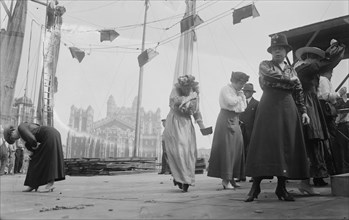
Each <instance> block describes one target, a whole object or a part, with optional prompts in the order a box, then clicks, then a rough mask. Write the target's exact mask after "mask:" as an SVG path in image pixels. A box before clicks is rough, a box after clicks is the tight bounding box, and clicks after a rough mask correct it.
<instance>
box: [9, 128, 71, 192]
mask: <svg viewBox="0 0 349 220" xmlns="http://www.w3.org/2000/svg"><path fill="white" fill-rule="evenodd" d="M4 137H5V140H6V141H7V142H8V143H9V144H13V143H14V142H15V141H16V140H18V139H19V138H21V139H23V140H24V142H25V147H26V148H27V149H28V150H29V151H31V152H32V155H31V156H30V161H29V167H28V171H27V175H26V178H25V181H24V185H25V186H28V188H27V189H25V190H23V192H31V191H33V190H35V191H37V190H38V188H39V186H42V185H46V184H47V185H46V187H45V191H48V192H52V191H53V189H54V186H53V184H54V182H55V181H61V180H64V179H65V172H64V159H63V149H62V141H61V134H60V133H59V131H57V130H56V129H55V128H53V127H50V126H41V125H38V124H35V123H27V122H24V123H21V124H20V125H19V126H18V127H17V128H15V127H13V126H9V127H7V128H5V129H4Z"/></svg>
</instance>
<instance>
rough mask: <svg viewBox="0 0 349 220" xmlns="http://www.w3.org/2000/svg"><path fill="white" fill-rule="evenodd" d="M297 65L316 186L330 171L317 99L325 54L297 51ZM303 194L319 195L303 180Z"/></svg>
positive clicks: (304, 49) (313, 49) (317, 50)
mask: <svg viewBox="0 0 349 220" xmlns="http://www.w3.org/2000/svg"><path fill="white" fill-rule="evenodd" d="M296 57H297V59H298V62H297V63H296V64H295V70H296V71H297V74H298V77H299V79H300V81H301V83H302V88H303V92H304V102H305V106H306V108H307V113H308V116H309V118H310V123H309V124H307V125H304V126H303V131H304V139H305V143H306V147H307V154H308V158H309V161H310V177H312V178H313V181H314V184H317V183H320V182H322V184H326V185H327V183H325V182H324V181H323V179H322V178H326V177H328V171H327V167H326V162H325V158H324V150H325V149H324V147H323V144H324V141H325V140H327V139H328V138H329V134H328V130H327V126H326V120H325V117H324V114H323V111H322V109H321V105H320V101H319V99H318V97H317V90H318V87H319V79H320V72H319V70H320V61H321V60H322V59H324V58H325V51H323V50H321V49H320V48H317V47H302V48H299V49H298V50H297V51H296ZM299 190H300V192H301V193H307V194H309V195H318V194H319V193H318V192H315V191H314V190H313V188H312V186H311V185H310V180H309V179H306V180H302V181H301V184H300V185H299Z"/></svg>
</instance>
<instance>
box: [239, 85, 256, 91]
mask: <svg viewBox="0 0 349 220" xmlns="http://www.w3.org/2000/svg"><path fill="white" fill-rule="evenodd" d="M242 91H250V92H256V91H254V89H253V84H252V83H246V84H245V86H244V88H242Z"/></svg>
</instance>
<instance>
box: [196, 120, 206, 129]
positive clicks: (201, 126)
mask: <svg viewBox="0 0 349 220" xmlns="http://www.w3.org/2000/svg"><path fill="white" fill-rule="evenodd" d="M196 122H197V123H198V125H199V127H200V129H204V128H205V125H204V123H203V122H202V120H197V121H196Z"/></svg>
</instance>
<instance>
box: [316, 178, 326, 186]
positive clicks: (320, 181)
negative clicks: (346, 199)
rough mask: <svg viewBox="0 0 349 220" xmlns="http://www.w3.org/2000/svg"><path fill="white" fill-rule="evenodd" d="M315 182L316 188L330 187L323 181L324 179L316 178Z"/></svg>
mask: <svg viewBox="0 0 349 220" xmlns="http://www.w3.org/2000/svg"><path fill="white" fill-rule="evenodd" d="M313 182H314V186H320V187H321V186H327V185H328V183H326V182H325V181H324V179H322V178H314V179H313Z"/></svg>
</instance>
